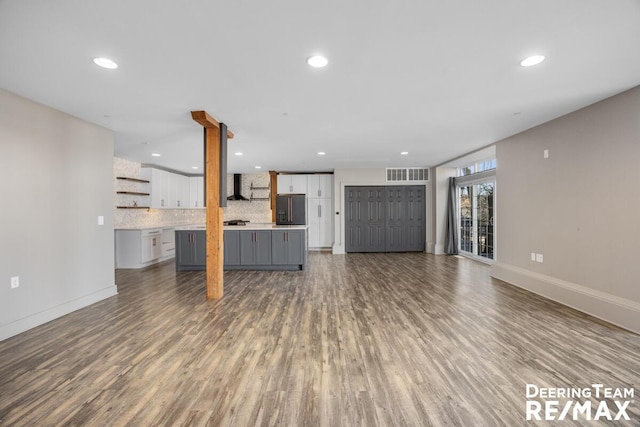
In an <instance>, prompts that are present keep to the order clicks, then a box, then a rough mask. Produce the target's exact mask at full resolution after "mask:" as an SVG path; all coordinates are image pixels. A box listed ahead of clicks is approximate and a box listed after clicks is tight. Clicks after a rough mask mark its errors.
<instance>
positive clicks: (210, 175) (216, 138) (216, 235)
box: [205, 127, 224, 300]
mask: <svg viewBox="0 0 640 427" xmlns="http://www.w3.org/2000/svg"><path fill="white" fill-rule="evenodd" d="M205 144H206V150H205V151H206V158H205V180H206V189H207V194H205V200H206V206H207V212H206V216H207V219H206V224H207V230H206V233H207V299H208V300H210V299H214V300H217V299H220V298H222V296H223V295H224V274H223V264H224V228H223V215H224V214H223V211H222V208H221V207H220V174H219V173H220V128H219V127H207V128H205Z"/></svg>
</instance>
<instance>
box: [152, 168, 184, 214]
mask: <svg viewBox="0 0 640 427" xmlns="http://www.w3.org/2000/svg"><path fill="white" fill-rule="evenodd" d="M140 175H141V176H142V177H143V179H146V180H148V181H149V182H150V183H151V207H152V208H154V209H175V208H188V207H190V206H189V195H190V189H189V177H187V176H184V175H180V174H177V173H171V172H167V171H164V170H161V169H155V168H142V169H141V170H140Z"/></svg>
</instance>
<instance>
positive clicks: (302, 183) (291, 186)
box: [278, 175, 308, 194]
mask: <svg viewBox="0 0 640 427" xmlns="http://www.w3.org/2000/svg"><path fill="white" fill-rule="evenodd" d="M307 177H308V175H278V193H279V194H307Z"/></svg>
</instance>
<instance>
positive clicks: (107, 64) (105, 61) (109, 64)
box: [93, 58, 118, 70]
mask: <svg viewBox="0 0 640 427" xmlns="http://www.w3.org/2000/svg"><path fill="white" fill-rule="evenodd" d="M93 63H94V64H96V65H97V66H98V67H102V68H107V69H109V70H115V69H116V68H118V64H116V63H115V62H113V60H111V59H109V58H93Z"/></svg>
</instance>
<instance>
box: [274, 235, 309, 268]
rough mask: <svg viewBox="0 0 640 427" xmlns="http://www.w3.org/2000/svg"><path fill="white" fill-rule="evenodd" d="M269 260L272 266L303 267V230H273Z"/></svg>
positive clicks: (304, 262) (304, 261) (304, 252)
mask: <svg viewBox="0 0 640 427" xmlns="http://www.w3.org/2000/svg"><path fill="white" fill-rule="evenodd" d="M271 233H272V235H271V260H272V262H273V264H274V265H304V264H306V260H305V254H306V251H305V246H306V245H305V243H306V242H305V230H273V231H272V232H271Z"/></svg>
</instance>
